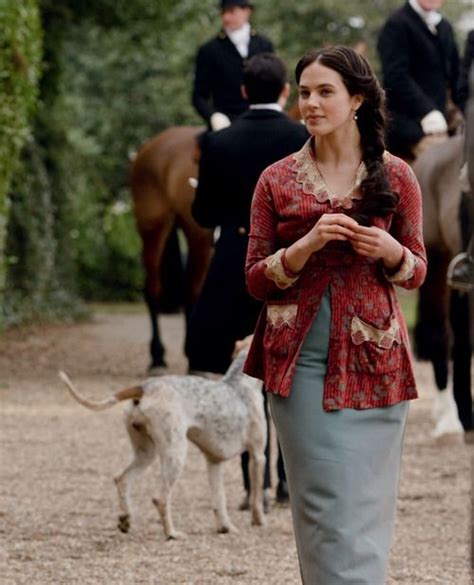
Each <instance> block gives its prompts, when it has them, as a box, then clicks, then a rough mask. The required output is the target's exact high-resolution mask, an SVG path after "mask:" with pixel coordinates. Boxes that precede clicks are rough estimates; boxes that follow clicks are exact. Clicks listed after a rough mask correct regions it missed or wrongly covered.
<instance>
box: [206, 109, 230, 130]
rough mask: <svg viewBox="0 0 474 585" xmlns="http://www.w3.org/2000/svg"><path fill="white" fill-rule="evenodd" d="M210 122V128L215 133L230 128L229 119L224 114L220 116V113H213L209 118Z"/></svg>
mask: <svg viewBox="0 0 474 585" xmlns="http://www.w3.org/2000/svg"><path fill="white" fill-rule="evenodd" d="M210 122H211V128H212V129H213V130H214V132H217V131H218V130H223V129H224V128H227V127H228V126H230V120H229V118H228V117H227V116H226V115H225V114H222V113H221V112H214V114H212V116H211V119H210Z"/></svg>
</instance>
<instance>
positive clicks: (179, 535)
mask: <svg viewBox="0 0 474 585" xmlns="http://www.w3.org/2000/svg"><path fill="white" fill-rule="evenodd" d="M165 536H166V540H167V541H168V542H172V541H173V540H183V539H184V538H186V535H185V534H184V532H178V531H177V530H173V532H170V533H169V534H166V535H165Z"/></svg>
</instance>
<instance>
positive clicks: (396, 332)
mask: <svg viewBox="0 0 474 585" xmlns="http://www.w3.org/2000/svg"><path fill="white" fill-rule="evenodd" d="M296 81H297V83H298V88H299V106H300V111H301V113H302V116H303V118H304V121H305V123H306V126H307V128H308V130H309V132H310V134H311V138H310V140H309V142H307V143H306V145H305V146H304V147H303V148H302V150H300V151H299V152H297V153H295V154H293V155H291V156H289V157H287V158H285V159H283V160H281V161H279V162H277V163H275V164H274V165H272V166H270V167H268V168H267V169H266V170H265V171H264V172H263V174H262V175H261V177H260V180H259V182H258V185H257V187H256V191H255V195H254V199H253V203H252V221H251V230H250V238H249V248H248V254H247V265H246V270H247V281H248V288H249V291H250V293H251V294H253V295H254V296H255V297H256V298H258V299H263V300H264V301H265V305H264V310H263V312H262V314H261V315H260V318H259V321H258V324H257V327H256V330H255V335H254V339H253V344H252V347H251V350H250V352H249V356H248V359H247V363H246V368H245V370H246V372H247V373H248V374H250V375H251V376H255V377H258V378H261V379H262V380H264V382H265V386H266V388H267V389H268V391H269V392H270V393H271V394H270V404H271V409H272V414H273V418H274V421H275V424H276V428H277V432H278V437H279V440H280V442H281V447H282V450H283V457H284V461H285V467H286V469H287V473H288V484H289V491H290V503H291V510H292V516H293V522H294V527H295V536H296V544H297V550H298V556H299V562H300V570H301V574H302V579H303V583H304V584H305V585H309V584H311V585H313V584H314V585H347V584H353V585H356V584H357V585H383V583H384V580H385V570H386V564H387V558H388V554H389V549H390V541H391V535H392V528H393V521H394V513H395V504H396V495H397V488H398V477H399V466H400V458H401V449H402V439H403V432H404V427H405V421H406V417H407V411H408V400H410V399H413V398H416V396H417V393H416V388H415V380H414V376H413V371H412V364H411V358H410V355H409V347H408V334H407V329H406V325H405V322H404V320H403V316H402V313H401V310H400V307H399V305H398V302H397V298H396V295H395V291H394V288H393V284H397V285H399V286H402V287H404V288H408V289H411V288H415V287H418V286H420V284H421V283H422V282H423V279H424V277H425V273H426V255H425V249H424V246H423V239H422V225H421V196H420V190H419V187H418V184H417V182H416V179H415V176H414V174H413V172H412V171H411V169H410V167H409V166H408V165H407V164H406V163H404V162H403V161H402V160H400V159H398V158H396V157H394V156H392V155H390V154H389V153H387V152H386V151H385V147H384V129H385V125H384V103H383V91H382V90H381V88H380V86H379V83H378V81H377V79H376V78H375V76H374V74H373V72H372V70H371V68H370V66H369V64H368V63H367V61H366V60H365V59H364V58H363V57H361V56H360V55H358V54H357V53H356V52H355V51H353V50H352V49H349V48H347V47H333V48H330V49H324V50H317V51H312V52H310V53H308V54H306V55H305V56H304V57H303V58H302V59H301V60H300V61H299V63H298V65H297V67H296Z"/></svg>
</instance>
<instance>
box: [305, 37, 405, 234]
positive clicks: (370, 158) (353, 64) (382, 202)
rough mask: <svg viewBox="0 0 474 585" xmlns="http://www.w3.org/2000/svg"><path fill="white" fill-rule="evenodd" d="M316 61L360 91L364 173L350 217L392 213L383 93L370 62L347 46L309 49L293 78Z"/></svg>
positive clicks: (361, 219)
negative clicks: (384, 155) (385, 155)
mask: <svg viewBox="0 0 474 585" xmlns="http://www.w3.org/2000/svg"><path fill="white" fill-rule="evenodd" d="M315 62H318V63H320V64H321V65H324V67H328V68H329V69H332V70H334V71H336V72H337V73H339V75H340V76H341V77H342V81H343V83H344V85H345V87H346V89H347V91H348V92H349V94H350V95H351V96H354V95H360V96H362V98H363V102H362V105H361V106H360V107H359V109H358V110H357V122H356V123H357V126H358V128H359V132H360V137H361V143H362V158H363V161H364V163H365V166H366V168H367V174H366V177H365V179H364V180H363V181H362V184H361V191H362V194H363V198H362V201H361V203H360V205H359V207H358V209H357V212H356V213H354V215H353V217H354V218H355V219H356V220H357V221H358V222H359V223H362V224H365V225H369V224H370V223H371V221H370V219H371V218H372V217H374V216H385V215H388V214H390V213H393V212H394V211H395V209H396V207H397V204H398V200H399V196H398V194H397V193H395V192H394V191H392V189H391V187H390V183H389V180H388V175H387V169H386V168H385V165H384V163H383V154H384V151H385V127H386V122H385V120H386V115H385V94H384V91H383V89H382V88H381V86H380V84H379V82H378V80H377V78H376V77H375V74H374V72H373V71H372V68H371V66H370V65H369V62H368V61H367V59H365V57H363V56H362V55H359V53H357V52H356V51H354V49H351V48H350V47H344V46H337V47H330V48H328V49H316V50H313V51H309V52H308V53H306V54H305V55H303V57H302V58H301V59H300V60H299V61H298V64H297V65H296V69H295V77H296V82H297V83H298V84H299V82H300V78H301V74H302V73H303V71H304V70H305V69H306V67H308V66H309V65H311V64H313V63H315Z"/></svg>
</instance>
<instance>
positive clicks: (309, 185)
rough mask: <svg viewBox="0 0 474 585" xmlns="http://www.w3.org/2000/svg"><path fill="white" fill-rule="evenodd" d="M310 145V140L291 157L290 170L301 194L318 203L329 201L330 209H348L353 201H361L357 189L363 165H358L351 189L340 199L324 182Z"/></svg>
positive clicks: (361, 179) (360, 180) (362, 173)
mask: <svg viewBox="0 0 474 585" xmlns="http://www.w3.org/2000/svg"><path fill="white" fill-rule="evenodd" d="M311 143H312V138H310V139H309V140H308V141H307V142H306V143H305V144H304V146H303V148H302V149H301V150H299V151H298V152H295V154H294V155H293V160H294V163H293V165H292V167H291V168H292V170H294V171H295V172H296V182H297V183H300V184H301V186H302V189H303V193H306V194H308V195H314V196H315V197H316V199H317V201H318V202H319V203H326V201H329V203H330V204H331V207H342V208H343V209H350V208H351V207H352V205H353V200H355V199H362V193H361V192H360V189H359V187H360V184H361V183H362V181H363V179H364V177H365V172H366V168H365V164H364V163H363V162H361V163H360V165H359V167H358V169H357V171H356V174H355V178H354V183H353V185H352V187H351V188H350V190H349V191H348V192H347V193H346V194H345V195H344V196H343V197H340V196H338V195H336V194H335V193H333V192H332V191H331V190H330V189H329V187H328V186H327V184H326V182H325V181H324V179H323V177H322V175H321V173H320V171H319V169H318V167H317V164H316V159H315V158H314V154H313V149H312V147H311Z"/></svg>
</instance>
